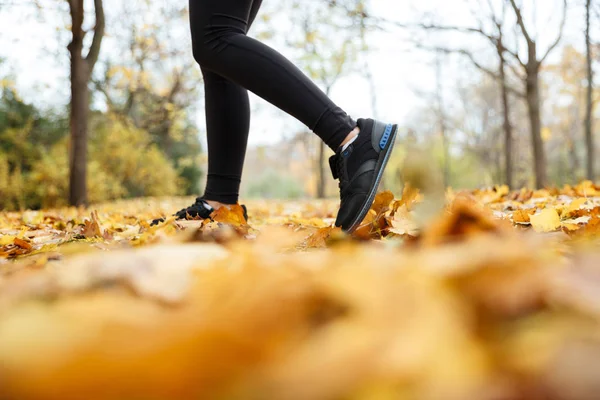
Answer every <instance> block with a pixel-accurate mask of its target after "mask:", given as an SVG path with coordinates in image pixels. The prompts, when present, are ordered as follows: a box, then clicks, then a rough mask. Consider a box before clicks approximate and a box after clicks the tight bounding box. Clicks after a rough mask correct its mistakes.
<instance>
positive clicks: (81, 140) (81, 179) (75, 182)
mask: <svg viewBox="0 0 600 400" xmlns="http://www.w3.org/2000/svg"><path fill="white" fill-rule="evenodd" d="M67 1H68V3H69V10H70V14H71V34H72V40H71V43H70V44H69V46H68V50H69V53H70V55H71V144H70V146H71V148H70V163H69V166H70V167H69V169H70V173H69V203H70V204H71V205H75V206H79V205H87V204H88V194H87V154H88V148H87V146H88V114H89V89H88V84H89V82H90V78H91V76H92V72H93V70H94V66H95V65H96V61H98V56H99V55H100V47H101V45H102V38H103V36H104V28H105V22H104V8H103V4H102V1H103V0H94V7H95V15H96V25H95V27H94V37H93V39H92V43H91V45H90V48H89V50H88V51H87V54H86V55H84V54H83V51H84V49H83V48H84V38H85V34H86V32H85V31H84V29H83V19H84V14H85V13H84V3H85V2H84V0H67Z"/></svg>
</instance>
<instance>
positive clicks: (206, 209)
mask: <svg viewBox="0 0 600 400" xmlns="http://www.w3.org/2000/svg"><path fill="white" fill-rule="evenodd" d="M213 211H214V209H213V208H212V207H211V206H210V205H209V204H208V203H207V202H206V200H204V199H203V198H202V197H198V198H197V199H196V201H195V202H194V204H192V205H191V206H189V207H186V208H184V209H182V210H179V211H177V212H176V213H175V215H176V216H177V219H200V218H201V219H207V218H210V215H211V214H212V212H213Z"/></svg>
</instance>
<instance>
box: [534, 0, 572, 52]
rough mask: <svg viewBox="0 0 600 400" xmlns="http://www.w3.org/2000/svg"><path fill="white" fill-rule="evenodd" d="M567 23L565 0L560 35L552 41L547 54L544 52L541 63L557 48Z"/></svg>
mask: <svg viewBox="0 0 600 400" xmlns="http://www.w3.org/2000/svg"><path fill="white" fill-rule="evenodd" d="M566 23H567V0H563V14H562V21H561V23H560V30H559V31H558V36H557V37H556V40H555V41H554V43H552V45H551V46H550V47H549V48H548V50H547V51H546V54H544V56H543V57H542V60H541V61H540V64H543V63H544V61H546V58H548V56H549V55H550V53H552V51H553V50H554V49H555V48H556V46H558V44H559V43H560V41H561V40H562V36H563V33H564V30H565V24H566Z"/></svg>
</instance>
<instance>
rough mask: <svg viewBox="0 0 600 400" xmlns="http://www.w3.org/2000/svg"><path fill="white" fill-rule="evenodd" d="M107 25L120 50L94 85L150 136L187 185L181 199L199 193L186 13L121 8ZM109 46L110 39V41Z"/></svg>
mask: <svg viewBox="0 0 600 400" xmlns="http://www.w3.org/2000/svg"><path fill="white" fill-rule="evenodd" d="M121 7H122V10H121V12H120V16H121V18H120V19H119V21H118V22H116V23H115V24H114V25H112V27H111V29H113V30H114V31H115V32H116V33H117V34H118V35H119V40H118V41H116V42H115V43H111V44H114V45H115V46H116V47H117V48H119V49H120V51H118V52H117V53H116V54H118V57H113V56H112V55H110V56H108V57H107V58H106V61H105V62H104V63H103V65H102V67H103V68H102V69H103V73H102V74H99V75H98V76H97V77H95V78H94V79H93V83H94V88H95V89H96V92H97V93H99V94H101V95H102V97H103V99H104V101H105V102H106V104H107V107H108V109H109V110H110V112H111V113H112V114H113V115H116V116H120V117H121V118H123V119H124V120H129V121H132V122H133V124H134V126H135V127H136V128H139V129H143V130H146V131H147V132H149V133H150V135H151V137H152V141H153V143H155V144H157V145H158V146H159V147H160V149H161V150H162V151H164V152H165V154H166V155H167V156H168V157H169V158H170V159H171V160H172V162H173V164H174V165H175V167H176V168H177V170H178V171H179V174H180V176H181V177H183V178H184V179H185V181H186V184H185V185H184V186H185V192H186V194H194V193H198V192H199V190H200V188H199V183H200V179H201V175H202V170H201V167H200V160H199V158H200V154H201V152H202V148H201V145H200V140H199V133H198V130H197V128H196V127H195V125H194V123H193V122H192V116H193V114H194V111H196V107H195V104H196V103H197V99H198V98H199V97H200V96H198V87H200V86H201V85H200V84H199V81H200V79H201V78H200V76H199V71H198V68H197V66H196V65H195V63H194V60H193V58H192V57H191V56H190V53H189V48H190V47H189V43H188V42H189V39H188V36H189V32H188V31H187V29H184V30H182V29H181V28H182V25H183V26H185V24H182V22H183V20H185V19H187V10H186V8H185V7H184V6H183V5H177V4H176V5H172V4H168V3H160V4H153V3H149V2H148V3H144V2H136V3H123V4H122V5H121ZM109 40H110V39H109Z"/></svg>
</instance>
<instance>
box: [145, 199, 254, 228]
mask: <svg viewBox="0 0 600 400" xmlns="http://www.w3.org/2000/svg"><path fill="white" fill-rule="evenodd" d="M242 209H243V210H244V219H245V220H246V222H247V221H248V210H247V209H246V206H245V205H242ZM213 211H215V209H214V208H213V207H212V206H211V205H210V204H208V203H207V202H206V200H204V199H203V198H202V197H198V198H196V201H195V202H194V204H192V205H191V206H189V207H187V208H184V209H181V210H179V211H177V212H176V213H175V214H173V215H174V216H176V217H177V219H178V220H182V219H191V220H194V219H209V218H211V215H212V213H213ZM161 222H165V219H164V218H158V219H155V220H154V221H152V223H151V224H150V226H153V225H158V224H159V223H161Z"/></svg>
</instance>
